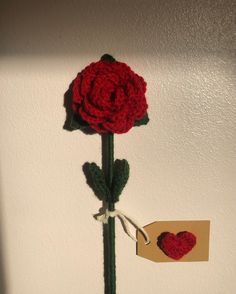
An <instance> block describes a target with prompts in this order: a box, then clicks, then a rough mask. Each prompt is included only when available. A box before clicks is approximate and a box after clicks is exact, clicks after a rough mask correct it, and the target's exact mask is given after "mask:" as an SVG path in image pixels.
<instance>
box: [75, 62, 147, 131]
mask: <svg viewBox="0 0 236 294" xmlns="http://www.w3.org/2000/svg"><path fill="white" fill-rule="evenodd" d="M145 92H146V82H145V81H144V79H143V78H142V77H141V76H139V75H137V74H136V73H134V72H133V71H132V70H131V68H130V67H129V66H128V65H126V64H125V63H122V62H118V61H114V62H108V61H105V60H101V61H98V62H93V63H91V64H90V65H89V66H87V67H86V68H85V69H84V70H83V71H82V72H81V73H79V74H78V75H77V77H76V78H75V79H74V81H73V86H72V107H73V111H74V112H75V113H76V114H77V115H79V116H80V117H81V118H82V119H83V120H84V121H86V122H87V123H88V124H89V125H90V127H91V128H93V129H95V130H96V131H97V132H99V133H103V132H111V133H117V134H121V133H126V132H128V131H129V130H130V129H131V128H132V127H133V126H134V123H135V121H137V120H140V119H142V118H143V117H144V115H145V114H146V112H147V107H148V105H147V102H146V97H145Z"/></svg>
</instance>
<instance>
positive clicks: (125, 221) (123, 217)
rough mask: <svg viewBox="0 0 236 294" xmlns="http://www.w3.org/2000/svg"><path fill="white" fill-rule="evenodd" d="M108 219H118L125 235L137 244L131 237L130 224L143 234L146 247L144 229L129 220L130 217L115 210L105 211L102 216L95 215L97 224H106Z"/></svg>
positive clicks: (147, 240) (146, 235)
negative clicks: (121, 223)
mask: <svg viewBox="0 0 236 294" xmlns="http://www.w3.org/2000/svg"><path fill="white" fill-rule="evenodd" d="M109 217H118V218H119V219H120V220H121V221H122V222H123V225H124V229H125V232H126V233H127V235H128V236H129V237H130V238H131V239H133V240H134V241H135V242H137V239H136V238H135V237H134V236H133V235H132V233H131V231H130V228H129V223H130V224H132V225H133V226H134V227H135V228H136V229H137V230H139V231H140V232H141V233H142V234H143V236H144V237H145V240H146V241H145V244H146V245H148V244H149V243H150V239H149V236H148V233H147V232H146V231H145V229H144V228H143V227H142V226H140V225H139V224H138V223H137V222H136V221H135V220H134V219H133V218H131V217H130V216H128V215H127V214H125V213H124V212H122V211H120V210H118V209H115V210H114V211H109V210H108V209H106V211H105V212H104V213H103V214H101V215H96V216H95V219H96V220H97V221H99V222H102V223H103V224H107V223H108V219H109Z"/></svg>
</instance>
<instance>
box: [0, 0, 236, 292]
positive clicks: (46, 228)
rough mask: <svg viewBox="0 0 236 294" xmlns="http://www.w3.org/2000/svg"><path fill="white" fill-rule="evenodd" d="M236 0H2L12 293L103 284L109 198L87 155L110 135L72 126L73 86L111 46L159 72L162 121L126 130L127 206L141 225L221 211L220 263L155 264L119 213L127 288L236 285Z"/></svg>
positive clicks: (4, 177) (152, 97)
mask: <svg viewBox="0 0 236 294" xmlns="http://www.w3.org/2000/svg"><path fill="white" fill-rule="evenodd" d="M235 8H236V7H235V2H234V1H233V0H232V1H227V0H225V1H224V0H222V1H220V0H212V1H210V0H206V1H196V0H188V1H187V0H179V1H174V0H173V1H171V0H165V1H164V0H160V1H152V0H147V1H138V0H137V1H134V0H132V1H122V0H120V1H106V0H103V1H95V0H94V1H92V0H87V1H85V0H84V1H75V0H69V1H53V0H47V1H26V0H21V1H17V0H4V1H3V2H1V10H0V11H1V12H0V13H1V29H0V33H1V46H0V63H1V66H0V89H1V90H0V91H1V108H0V111H1V114H0V120H1V129H0V132H1V147H0V156H1V158H0V159H1V199H0V202H1V248H2V250H1V255H2V257H1V263H0V268H1V282H0V284H2V286H1V288H2V289H1V290H0V293H1V294H42V293H43V294H78V293H91V294H92V293H93V294H101V293H103V277H102V273H103V248H102V228H101V225H100V224H99V223H97V222H96V221H95V220H94V219H93V217H92V214H93V213H96V212H97V211H98V209H99V208H100V203H99V201H98V200H97V199H96V198H95V197H94V196H93V193H92V191H91V190H90V188H89V187H88V186H87V185H86V181H85V178H84V175H83V172H82V165H83V163H84V162H86V161H96V162H97V163H98V164H99V163H100V160H101V158H100V153H101V142H100V137H99V136H98V135H93V136H86V135H84V134H83V133H80V132H72V133H71V132H68V131H65V130H63V128H62V127H63V124H64V120H65V110H64V108H63V95H64V93H65V92H66V90H67V88H68V85H69V83H70V82H71V80H72V79H73V78H74V77H75V75H76V73H77V72H78V71H80V70H81V69H82V68H84V67H85V66H86V65H87V64H88V63H89V62H91V61H96V60H98V59H99V58H100V56H101V55H102V54H103V53H110V54H112V55H114V56H115V57H116V58H117V59H118V60H120V61H124V62H127V63H128V64H129V65H130V66H131V67H132V68H133V69H134V70H135V71H136V72H138V73H139V74H140V75H142V76H143V77H144V78H145V79H146V81H147V84H148V92H147V97H148V102H149V115H150V119H151V121H150V123H149V125H148V126H146V127H140V128H135V129H133V130H131V131H130V132H129V133H127V134H125V135H118V136H116V138H115V146H116V148H115V149H116V150H115V154H116V157H117V158H126V159H127V160H128V161H129V163H130V166H131V177H130V180H129V183H128V186H127V187H126V189H125V191H124V193H123V195H122V197H121V201H120V203H119V204H118V205H117V207H118V208H120V209H122V210H124V211H126V212H127V213H128V214H130V215H131V216H133V217H134V218H136V219H137V220H139V222H140V223H141V224H143V225H145V224H147V223H149V222H152V221H155V220H178V219H181V220H182V219H210V220H211V222H212V223H211V240H210V241H211V242H210V261H209V262H200V263H172V264H170V263H167V264H156V263H152V262H150V261H148V260H145V259H142V258H139V257H137V256H136V255H135V243H134V242H133V241H132V240H131V239H129V238H128V237H127V236H126V235H125V234H124V232H123V230H122V227H121V226H120V224H118V223H117V239H116V242H117V275H118V281H117V288H118V291H117V292H118V293H120V294H122V293H136V294H141V293H145V294H153V293H165V294H175V293H176V294H177V293H182V294H189V293H191V294H199V293H203V294H205V293H207V294H222V293H224V294H233V293H234V291H235V287H236V280H235V273H234V270H235V266H236V259H235V257H236V254H235V246H236V235H235V221H236V217H235V215H236V209H235V190H236V181H235V173H236V147H235V144H236V133H235V129H236V123H235V119H236V101H235V79H234V74H235V68H234V65H235V60H234V52H233V50H234V49H235V44H234V42H233V33H234V27H233V17H234V15H235V12H236V9H235Z"/></svg>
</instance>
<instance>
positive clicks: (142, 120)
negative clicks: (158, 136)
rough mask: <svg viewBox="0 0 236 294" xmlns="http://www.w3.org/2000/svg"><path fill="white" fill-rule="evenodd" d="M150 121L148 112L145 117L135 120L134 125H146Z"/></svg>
mask: <svg viewBox="0 0 236 294" xmlns="http://www.w3.org/2000/svg"><path fill="white" fill-rule="evenodd" d="M148 122H149V117H148V114H147V113H146V114H145V115H144V117H143V118H141V119H140V120H136V121H135V123H134V126H135V127H139V126H142V125H146V124H147V123H148Z"/></svg>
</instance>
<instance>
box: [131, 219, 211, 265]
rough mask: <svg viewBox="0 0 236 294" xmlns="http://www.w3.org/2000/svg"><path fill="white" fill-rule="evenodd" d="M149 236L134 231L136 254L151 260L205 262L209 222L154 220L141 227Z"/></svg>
mask: <svg viewBox="0 0 236 294" xmlns="http://www.w3.org/2000/svg"><path fill="white" fill-rule="evenodd" d="M144 229H145V231H146V232H147V233H148V235H149V238H150V243H149V244H148V245H145V239H144V236H143V235H142V233H141V232H140V231H137V233H136V236H137V247H136V253H137V255H138V256H141V257H144V258H147V259H150V260H152V261H155V262H173V261H207V260H208V259H209V232H210V221H209V220H199V221H158V222H154V223H151V224H149V225H146V226H145V227H144Z"/></svg>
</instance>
